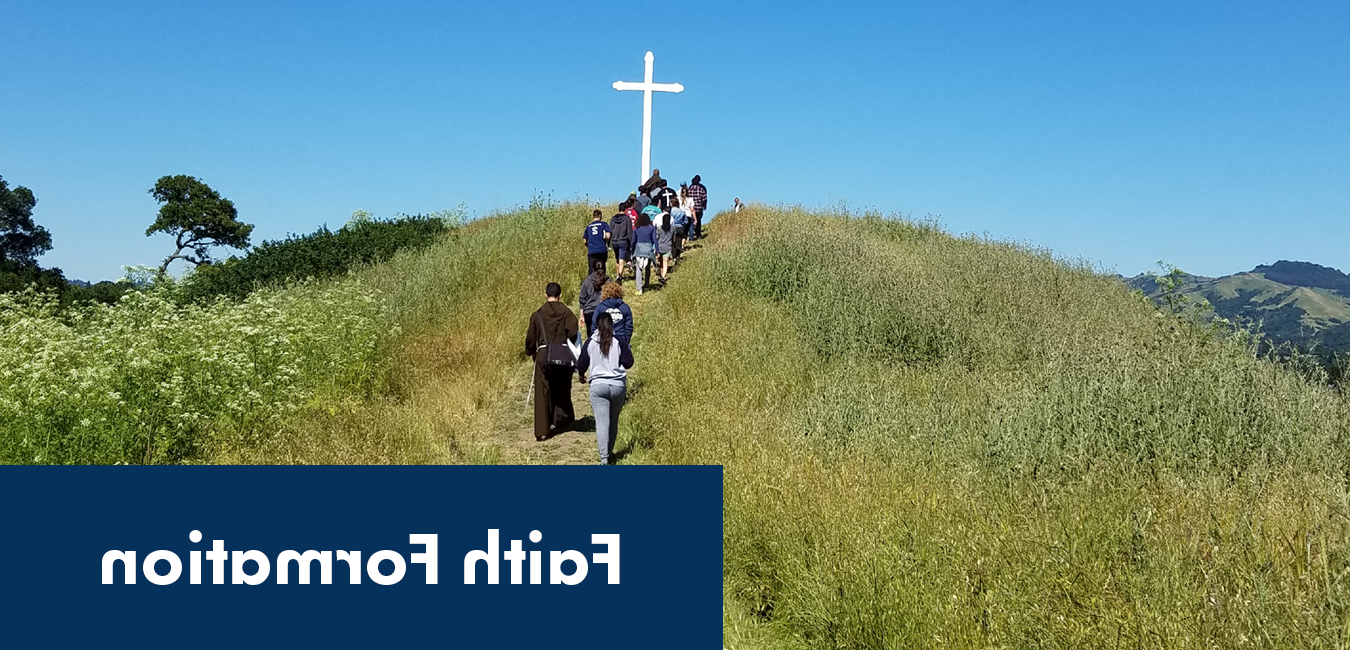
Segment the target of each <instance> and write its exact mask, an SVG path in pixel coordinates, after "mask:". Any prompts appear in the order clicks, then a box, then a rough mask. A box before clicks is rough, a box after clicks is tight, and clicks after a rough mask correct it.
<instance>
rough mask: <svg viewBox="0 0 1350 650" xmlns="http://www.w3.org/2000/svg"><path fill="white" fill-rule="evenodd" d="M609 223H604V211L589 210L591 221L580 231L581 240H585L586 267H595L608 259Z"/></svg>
mask: <svg viewBox="0 0 1350 650" xmlns="http://www.w3.org/2000/svg"><path fill="white" fill-rule="evenodd" d="M609 237H610V232H609V224H607V223H605V213H603V212H601V211H599V210H593V211H592V212H591V222H590V223H588V224H586V228H585V230H582V231H581V240H582V241H584V242H586V269H587V270H590V269H593V268H595V263H596V262H597V261H598V262H600V263H601V264H604V263H605V262H608V261H609Z"/></svg>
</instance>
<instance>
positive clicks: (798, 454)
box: [0, 200, 1350, 650]
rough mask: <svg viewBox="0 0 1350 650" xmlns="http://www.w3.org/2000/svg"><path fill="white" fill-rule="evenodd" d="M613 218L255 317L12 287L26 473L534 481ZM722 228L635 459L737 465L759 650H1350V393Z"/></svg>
mask: <svg viewBox="0 0 1350 650" xmlns="http://www.w3.org/2000/svg"><path fill="white" fill-rule="evenodd" d="M589 210H590V206H589V205H586V204H584V203H581V202H575V203H562V204H558V203H552V202H548V201H543V200H537V201H535V202H533V203H532V204H530V205H529V206H527V207H523V208H521V209H519V210H516V211H512V212H511V213H509V214H502V215H496V216H492V217H488V218H485V219H481V220H478V221H475V222H472V223H470V224H468V225H466V226H464V227H462V228H458V229H456V230H455V231H454V232H453V233H450V234H448V235H446V236H445V237H443V238H442V239H440V240H439V241H437V242H436V243H434V244H432V245H429V246H426V247H424V248H421V249H419V250H415V251H405V252H400V253H398V254H397V255H395V256H394V257H393V258H392V259H391V260H389V261H388V262H385V263H382V264H377V265H373V266H367V267H362V268H358V269H356V270H355V271H353V272H352V273H350V274H349V275H347V276H345V277H341V278H337V279H333V280H327V281H312V282H302V283H299V284H294V285H289V286H277V287H266V288H263V289H261V290H259V291H257V292H254V293H253V294H251V295H250V296H249V297H248V298H247V300H245V301H235V300H228V299H222V300H217V301H214V302H209V303H206V304H186V305H184V304H180V303H178V302H175V301H174V300H172V295H171V292H172V287H161V288H159V289H152V290H149V291H144V292H132V293H131V294H128V297H126V298H124V299H123V300H122V301H121V302H120V303H119V304H118V305H117V306H115V307H110V306H103V305H93V306H89V307H87V308H82V309H80V310H75V311H60V310H59V309H58V307H57V305H54V304H52V302H51V301H50V300H46V299H43V298H40V297H37V296H33V295H26V296H23V295H9V296H6V297H3V298H0V300H2V301H3V304H0V460H3V462H11V463H13V462H20V463H33V462H39V463H63V462H73V463H111V462H127V463H140V462H154V463H161V462H192V463H443V462H449V463H492V462H501V461H504V460H511V459H512V457H511V456H510V455H509V454H507V453H506V450H504V447H503V444H504V443H503V438H502V435H501V434H502V426H503V422H510V421H515V420H518V419H519V418H520V417H521V413H523V412H524V411H523V409H524V402H523V395H518V394H516V391H515V389H516V388H517V387H520V386H523V385H524V384H523V378H525V377H527V376H528V371H529V364H528V362H527V361H523V360H522V359H521V358H520V352H521V350H520V349H519V348H520V346H521V344H522V337H523V327H524V324H525V322H526V319H527V317H528V315H529V313H530V312H531V311H533V310H534V309H536V308H537V307H538V305H539V304H540V303H541V302H542V288H543V286H544V284H546V283H547V282H549V281H558V282H560V283H561V284H562V285H563V287H564V298H565V300H566V301H567V302H568V304H569V305H572V304H574V302H575V295H576V294H575V292H576V288H577V285H578V284H579V283H580V281H581V279H582V274H583V269H584V263H583V260H584V259H585V258H584V252H583V251H582V247H581V245H580V232H581V227H582V225H583V224H584V223H585V222H586V221H587V219H588V213H589ZM710 230H711V232H712V233H713V236H712V238H711V239H710V240H708V241H706V242H704V243H703V246H702V247H701V248H699V249H698V250H696V251H693V252H691V253H690V254H689V255H688V257H687V260H686V261H685V262H684V263H682V265H681V267H680V268H679V269H678V271H677V272H676V273H675V274H674V276H673V278H672V280H671V282H670V285H669V286H668V287H666V288H665V289H663V290H660V291H653V292H648V293H647V294H646V295H644V296H642V297H640V298H639V297H632V298H630V302H631V303H633V305H634V311H635V314H636V315H637V317H636V320H637V325H638V326H637V329H636V335H635V339H634V353H635V356H636V357H637V361H638V364H637V367H635V368H634V370H633V373H632V376H631V383H630V390H631V395H632V399H631V402H630V404H629V406H628V407H627V408H626V409H625V410H624V416H623V420H622V422H621V432H620V439H619V448H620V452H621V454H622V455H623V462H625V463H710V464H720V465H723V466H724V467H725V473H724V476H725V479H724V480H725V483H724V505H723V519H724V539H723V544H724V549H725V550H724V566H723V575H724V610H725V621H724V641H725V642H724V645H725V646H726V647H728V648H732V649H733V650H735V649H739V648H780V647H787V648H898V647H952V648H993V647H1009V648H1013V647H1017V648H1021V647H1038V648H1084V647H1103V648H1106V647H1111V648H1115V647H1161V648H1200V647H1206V648H1208V647H1218V648H1228V647H1321V648H1336V647H1344V646H1345V645H1346V641H1347V637H1350V617H1348V616H1347V613H1348V610H1347V604H1348V603H1347V598H1350V594H1347V578H1348V577H1350V555H1348V554H1347V541H1348V540H1350V528H1348V526H1350V495H1347V491H1346V481H1347V480H1348V479H1350V401H1347V398H1346V397H1345V396H1344V395H1343V394H1341V393H1340V392H1337V390H1335V389H1333V388H1331V387H1329V386H1328V385H1327V383H1326V382H1325V381H1323V378H1322V377H1319V376H1318V375H1317V373H1316V371H1315V369H1312V370H1308V371H1296V370H1292V369H1288V368H1285V367H1282V366H1280V365H1279V364H1276V363H1272V362H1270V361H1267V360H1264V359H1261V358H1258V356H1257V354H1256V353H1255V352H1254V351H1253V350H1254V349H1256V348H1255V346H1254V345H1252V342H1251V340H1250V339H1248V338H1246V337H1243V336H1240V335H1239V336H1230V335H1222V334H1219V333H1216V332H1215V331H1214V330H1212V329H1209V328H1204V327H1197V326H1196V325H1195V324H1194V323H1192V322H1191V321H1189V320H1188V319H1186V318H1178V317H1176V316H1174V315H1172V314H1170V313H1163V312H1160V311H1159V310H1158V309H1156V308H1155V307H1154V306H1153V305H1152V304H1150V303H1149V302H1148V301H1146V300H1145V299H1143V298H1142V297H1139V296H1135V295H1132V294H1131V293H1130V292H1129V291H1128V290H1127V289H1126V288H1125V287H1124V286H1123V285H1122V284H1121V283H1120V282H1119V281H1117V280H1116V279H1115V278H1111V277H1106V276H1103V275H1100V274H1097V273H1095V272H1094V271H1093V269H1091V268H1089V267H1088V266H1086V265H1083V264H1080V263H1075V262H1070V261H1065V260H1062V259H1057V258H1055V257H1053V256H1052V255H1050V254H1049V253H1048V252H1045V251H1039V250H1033V249H1028V248H1025V247H1022V246H1018V245H1013V244H1008V243H1003V242H997V241H988V240H984V239H978V238H970V237H965V238H959V237H953V236H951V235H949V234H947V233H944V232H942V231H941V230H940V229H938V228H937V227H936V226H935V225H934V224H930V223H922V222H909V221H905V220H902V219H887V218H881V217H880V216H878V215H875V214H861V215H859V214H851V213H848V212H846V211H842V210H835V211H824V212H807V211H802V210H798V209H779V208H768V207H764V206H755V207H753V208H752V209H750V210H748V211H746V212H743V213H740V214H730V213H724V214H721V215H718V216H717V218H716V219H715V220H714V221H713V222H712V225H711V228H710ZM513 418H514V419H515V420H513ZM654 624H668V623H667V622H661V621H654Z"/></svg>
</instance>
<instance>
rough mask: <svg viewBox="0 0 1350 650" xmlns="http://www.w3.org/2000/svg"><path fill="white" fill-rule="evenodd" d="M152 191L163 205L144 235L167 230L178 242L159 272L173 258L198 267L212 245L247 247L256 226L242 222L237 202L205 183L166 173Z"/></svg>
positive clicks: (208, 261)
mask: <svg viewBox="0 0 1350 650" xmlns="http://www.w3.org/2000/svg"><path fill="white" fill-rule="evenodd" d="M150 194H151V195H153V196H154V197H155V201H157V202H159V203H162V204H163V205H161V206H160V208H159V218H157V219H155V223H153V224H151V226H150V227H149V228H147V229H146V231H145V236H146V237H149V236H150V235H153V234H155V233H157V232H162V233H168V234H169V235H172V236H173V237H174V238H175V243H176V245H177V248H176V249H175V250H174V252H173V254H172V255H170V256H169V257H168V258H166V259H165V260H164V263H163V264H161V265H160V267H159V272H160V273H164V272H165V271H167V270H168V269H169V264H171V263H173V261H174V260H187V261H189V262H192V263H193V264H195V265H198V266H200V265H202V264H208V263H210V262H211V255H210V248H211V247H212V246H228V247H230V248H248V237H249V235H250V234H251V233H252V232H253V226H252V225H250V224H246V223H242V222H240V221H239V213H238V211H236V210H235V209H234V202H233V201H230V200H229V199H226V198H222V197H221V196H220V193H219V192H217V191H215V190H213V189H211V188H210V187H209V186H208V185H207V184H206V183H203V182H201V181H200V180H198V179H196V178H194V177H192V176H185V175H182V174H179V175H177V176H164V177H162V178H160V179H159V180H158V181H156V182H155V187H154V188H153V189H151V190H150Z"/></svg>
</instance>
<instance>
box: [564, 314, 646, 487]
mask: <svg viewBox="0 0 1350 650" xmlns="http://www.w3.org/2000/svg"><path fill="white" fill-rule="evenodd" d="M595 319H596V320H595V322H596V328H595V330H596V335H595V336H592V337H591V338H590V339H589V340H587V341H586V345H584V346H582V348H581V357H580V358H578V359H577V375H578V376H579V377H580V378H581V381H587V379H586V372H587V371H588V370H589V371H590V373H591V377H590V380H589V381H590V384H591V386H590V390H589V393H590V397H591V412H592V413H594V414H595V446H596V448H597V449H599V451H600V464H601V465H610V464H613V462H614V441H615V440H617V439H618V437H619V411H621V410H623V404H624V402H625V401H626V400H627V399H628V369H629V368H632V367H633V350H632V348H630V347H628V341H625V340H624V339H622V338H620V337H619V336H617V335H616V334H615V333H614V321H613V320H611V318H610V315H609V313H608V312H602V313H600V314H597V315H596V317H595Z"/></svg>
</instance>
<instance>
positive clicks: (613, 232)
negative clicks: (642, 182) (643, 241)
mask: <svg viewBox="0 0 1350 650" xmlns="http://www.w3.org/2000/svg"><path fill="white" fill-rule="evenodd" d="M627 210H628V201H624V202H623V205H620V206H619V213H618V214H616V215H614V217H613V218H612V219H610V220H609V231H610V236H609V245H610V248H612V249H614V265H615V267H616V271H615V273H614V277H615V278H617V279H619V280H622V279H623V272H624V271H626V270H627V268H628V260H629V259H630V258H631V257H632V255H633V220H632V218H630V217H629V216H628V212H627Z"/></svg>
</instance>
